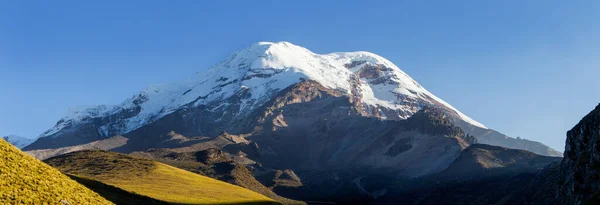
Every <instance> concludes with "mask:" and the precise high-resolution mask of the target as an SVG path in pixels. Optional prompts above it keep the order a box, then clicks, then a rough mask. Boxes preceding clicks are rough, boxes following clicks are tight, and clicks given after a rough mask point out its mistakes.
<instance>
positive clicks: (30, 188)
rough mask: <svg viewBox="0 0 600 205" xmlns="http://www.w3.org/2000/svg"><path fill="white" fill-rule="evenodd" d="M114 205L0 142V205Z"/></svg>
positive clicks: (0, 140)
mask: <svg viewBox="0 0 600 205" xmlns="http://www.w3.org/2000/svg"><path fill="white" fill-rule="evenodd" d="M63 202H68V203H70V204H112V203H111V202H109V201H107V200H106V199H104V198H102V197H101V196H100V195H98V194H97V193H94V192H93V191H91V190H89V189H87V188H86V187H84V186H82V185H80V184H78V183H77V182H75V181H73V180H72V179H70V178H69V177H67V176H66V175H64V174H62V173H60V172H59V171H58V170H56V169H54V168H52V167H50V166H48V165H46V164H44V163H42V162H40V161H39V160H37V159H35V158H33V157H31V156H29V155H26V154H25V153H23V152H21V151H20V150H19V149H17V148H16V147H14V146H12V145H11V144H9V143H7V142H6V141H4V140H2V139H0V204H63Z"/></svg>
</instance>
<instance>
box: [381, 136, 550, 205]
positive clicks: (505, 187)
mask: <svg viewBox="0 0 600 205" xmlns="http://www.w3.org/2000/svg"><path fill="white" fill-rule="evenodd" d="M560 160H561V158H559V157H547V156H541V155H537V154H534V153H532V152H528V151H524V150H515V149H508V148H504V147H497V146H491V145H484V144H475V145H471V146H470V147H469V148H467V149H465V150H464V151H463V152H462V153H461V155H460V157H458V158H457V159H456V160H455V161H454V162H453V163H452V164H451V165H450V166H449V167H448V168H447V169H445V170H444V171H442V172H440V173H437V174H434V175H430V176H425V177H421V178H417V179H412V180H408V181H401V182H398V183H396V184H394V183H392V184H389V185H387V190H388V193H387V194H385V195H384V196H382V197H381V198H379V199H376V200H374V202H373V204H390V205H391V204H397V202H398V201H402V202H403V204H419V205H427V204H432V205H433V204H435V205H442V204H448V205H450V204H452V205H455V204H462V205H478V204H495V205H511V204H557V203H558V200H557V199H556V197H555V193H556V190H557V187H558V178H559V169H558V168H559V162H560Z"/></svg>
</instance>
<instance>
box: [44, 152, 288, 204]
mask: <svg viewBox="0 0 600 205" xmlns="http://www.w3.org/2000/svg"><path fill="white" fill-rule="evenodd" d="M45 162H46V163H48V164H50V165H52V166H54V167H56V168H58V169H59V170H61V171H63V172H65V173H67V174H72V175H76V176H80V177H85V178H89V179H93V180H97V181H100V182H103V183H106V184H109V185H112V186H116V187H119V188H121V189H124V190H127V191H130V192H135V193H137V194H140V195H145V196H148V197H151V198H154V199H158V200H161V201H165V202H169V203H175V204H243V203H264V204H276V203H275V202H274V201H273V200H272V199H270V198H268V197H266V196H263V195H261V194H258V193H256V192H253V191H250V190H248V189H244V188H242V187H239V186H235V185H231V184H228V183H225V182H221V181H218V180H215V179H212V178H208V177H204V176H201V175H198V174H195V173H192V172H188V171H185V170H182V169H179V168H175V167H172V166H169V165H166V164H162V163H159V162H155V161H152V160H148V159H142V158H137V157H132V156H129V155H124V154H118V153H114V152H107V151H81V152H74V153H69V154H65V155H62V156H57V157H54V158H50V159H47V160H46V161H45Z"/></svg>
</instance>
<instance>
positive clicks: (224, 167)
mask: <svg viewBox="0 0 600 205" xmlns="http://www.w3.org/2000/svg"><path fill="white" fill-rule="evenodd" d="M130 155H133V156H139V157H141V158H146V159H153V160H156V161H159V162H162V163H165V164H168V165H171V166H174V167H177V168H180V169H184V170H187V171H190V172H194V173H197V174H200V175H203V176H207V177H210V178H213V179H218V180H221V181H224V182H227V183H230V184H234V185H238V186H241V187H244V188H246V189H250V190H252V191H255V192H258V193H260V194H262V195H264V196H266V197H269V198H271V199H273V200H275V201H277V202H280V203H283V204H288V205H306V203H304V202H302V201H296V200H292V199H288V198H284V197H281V196H279V195H277V194H275V193H274V192H273V191H272V190H270V189H269V188H267V187H266V186H264V185H263V184H261V183H260V182H259V181H257V180H256V179H255V178H254V175H253V173H252V172H250V171H249V170H248V169H247V168H245V167H244V166H243V165H240V164H236V163H234V162H228V160H222V161H224V162H219V163H216V164H206V163H203V162H199V161H198V159H197V155H198V154H197V152H185V153H176V154H175V152H172V151H170V150H167V149H162V150H161V151H158V150H157V151H156V152H154V153H148V152H134V153H131V154H130ZM167 156H168V157H167Z"/></svg>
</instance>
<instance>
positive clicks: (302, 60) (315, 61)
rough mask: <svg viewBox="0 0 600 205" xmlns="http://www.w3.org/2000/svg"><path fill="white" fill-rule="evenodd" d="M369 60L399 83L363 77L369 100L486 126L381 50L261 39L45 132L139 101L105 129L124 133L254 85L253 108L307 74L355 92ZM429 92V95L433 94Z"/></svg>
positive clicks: (75, 112)
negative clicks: (408, 102) (416, 105)
mask: <svg viewBox="0 0 600 205" xmlns="http://www.w3.org/2000/svg"><path fill="white" fill-rule="evenodd" d="M354 61H365V63H364V64H361V65H359V66H355V67H354V68H346V67H345V66H344V65H345V64H348V63H351V62H354ZM365 64H369V65H378V64H380V65H384V66H385V67H388V68H391V70H389V71H383V72H382V73H383V75H385V76H389V77H390V79H391V81H393V83H391V84H370V83H369V82H368V80H366V79H361V80H360V85H359V88H360V90H361V94H362V100H363V103H365V104H369V105H376V106H382V107H387V108H391V109H396V110H398V109H402V110H410V112H411V113H414V112H415V111H414V109H408V108H407V107H406V106H405V105H404V104H403V102H402V100H401V99H399V98H398V97H397V96H396V95H395V94H394V93H396V94H401V95H404V96H406V97H408V98H415V99H417V98H418V99H423V100H425V101H430V100H429V99H433V100H435V101H437V102H438V103H439V104H442V105H444V106H446V107H447V108H449V109H451V110H454V111H456V112H457V113H458V115H459V116H460V117H461V118H462V119H463V120H464V121H466V122H468V123H470V124H473V125H475V126H479V127H482V128H485V126H484V125H482V124H481V123H478V122H476V121H475V120H473V119H471V118H469V117H467V116H466V115H464V114H462V113H461V112H459V111H458V110H456V109H455V108H454V107H452V106H450V105H449V104H448V103H446V102H444V101H443V100H441V99H439V98H438V97H436V96H434V95H433V94H431V93H430V92H429V91H427V90H425V88H423V87H422V86H421V85H419V84H418V83H417V82H416V81H414V80H413V79H412V78H411V77H410V76H408V75H407V74H406V73H404V72H403V71H402V70H400V68H398V67H397V66H396V65H394V64H393V63H392V62H390V61H388V60H386V59H385V58H383V57H381V56H378V55H376V54H373V53H369V52H363V51H360V52H338V53H329V54H322V55H321V54H315V53H313V52H311V51H309V50H308V49H306V48H303V47H300V46H296V45H293V44H291V43H288V42H278V43H271V42H259V43H256V44H253V45H251V46H249V47H247V48H245V49H243V50H240V51H238V52H235V53H233V54H232V55H231V56H229V57H228V58H227V59H226V60H225V61H222V62H220V63H218V64H216V65H214V66H212V67H211V68H209V69H208V70H207V71H206V72H202V73H197V74H195V75H194V76H192V77H191V78H189V79H187V80H184V81H181V82H177V83H170V84H161V85H154V86H150V87H149V88H147V89H145V90H144V91H142V92H140V93H139V94H138V95H135V96H134V97H132V98H130V99H128V100H126V101H124V102H123V103H121V104H119V105H117V106H96V107H83V108H76V109H72V110H70V111H69V113H68V114H67V115H66V116H65V117H63V123H62V124H60V123H59V124H57V125H56V126H55V127H54V128H52V129H50V130H48V131H46V132H45V133H44V134H42V136H50V135H52V134H55V133H56V132H59V131H60V130H61V129H63V128H64V127H65V126H67V125H68V124H66V123H77V122H78V121H82V120H85V119H88V117H98V116H107V115H110V114H113V113H117V112H119V111H121V110H123V109H131V108H136V107H137V106H139V107H140V108H141V111H140V113H139V114H137V115H136V116H134V117H131V118H128V119H124V120H123V121H122V122H120V123H115V124H114V125H105V126H103V127H101V129H100V130H99V131H101V132H102V133H103V134H105V135H107V134H108V131H109V130H115V129H116V130H118V132H119V134H123V133H127V132H130V131H132V130H135V129H137V128H139V127H141V126H143V125H145V124H147V123H150V122H152V121H153V120H157V119H159V118H160V117H162V116H164V115H167V114H169V113H172V112H174V111H175V110H177V109H179V108H180V107H182V106H184V105H186V104H189V103H191V102H194V106H198V105H202V104H207V103H210V102H213V101H215V100H220V99H224V98H227V97H229V96H232V95H233V94H235V93H236V92H238V91H241V90H242V89H249V91H250V93H251V98H250V99H244V100H243V102H244V104H243V105H242V106H241V107H242V110H240V111H239V112H240V113H247V112H249V111H250V110H252V109H254V108H256V107H258V106H260V105H261V104H262V103H264V102H267V101H268V100H269V96H270V94H271V93H273V92H277V91H279V90H282V89H284V88H286V87H288V86H290V85H292V84H295V83H297V82H300V81H301V80H302V79H311V80H314V81H317V82H319V83H320V84H322V85H323V86H325V87H328V88H332V89H337V90H340V91H343V92H346V93H347V94H350V93H351V82H352V81H353V80H352V79H353V78H354V76H355V75H356V72H358V70H359V69H360V68H361V67H362V66H363V65H365ZM424 96H428V97H429V99H428V98H426V97H424ZM136 100H137V101H138V102H142V103H140V104H139V105H136V104H135V103H134V102H135V101H136ZM431 104H434V102H431ZM240 113H237V114H236V115H238V114H240ZM109 127H110V128H111V129H109Z"/></svg>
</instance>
